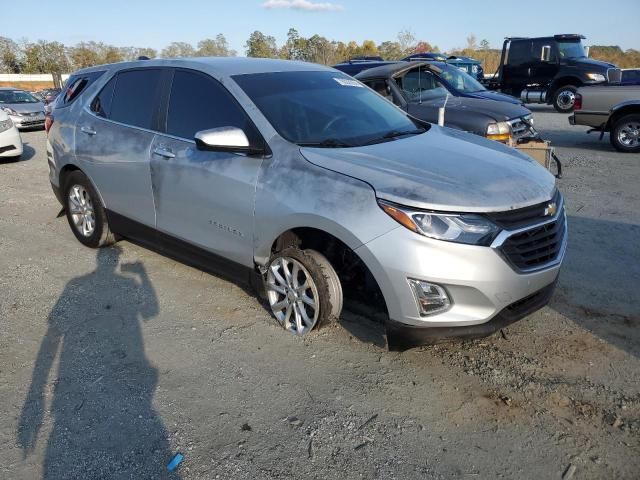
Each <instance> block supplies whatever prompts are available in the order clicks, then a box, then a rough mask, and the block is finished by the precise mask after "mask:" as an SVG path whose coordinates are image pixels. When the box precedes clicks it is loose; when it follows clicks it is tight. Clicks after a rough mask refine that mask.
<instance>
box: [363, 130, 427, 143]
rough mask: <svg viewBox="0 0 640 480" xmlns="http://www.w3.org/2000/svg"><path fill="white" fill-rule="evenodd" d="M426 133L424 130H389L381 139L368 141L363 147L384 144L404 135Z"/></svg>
mask: <svg viewBox="0 0 640 480" xmlns="http://www.w3.org/2000/svg"><path fill="white" fill-rule="evenodd" d="M426 131H427V130H426V129H424V128H416V129H415V130H391V131H390V132H387V133H385V134H384V135H382V136H381V137H376V138H374V139H373V140H370V141H368V142H367V143H365V144H364V145H372V144H374V143H380V142H384V141H385V140H391V139H393V138H397V137H403V136H405V135H418V134H420V133H424V132H426Z"/></svg>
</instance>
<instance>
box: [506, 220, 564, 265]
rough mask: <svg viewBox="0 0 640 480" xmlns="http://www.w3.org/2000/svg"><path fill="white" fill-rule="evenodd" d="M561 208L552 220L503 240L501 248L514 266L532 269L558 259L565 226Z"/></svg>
mask: <svg viewBox="0 0 640 480" xmlns="http://www.w3.org/2000/svg"><path fill="white" fill-rule="evenodd" d="M562 210H563V211H561V212H559V215H558V216H557V217H556V219H555V220H554V221H552V222H549V223H545V224H543V225H540V226H537V227H533V228H531V229H528V230H525V231H523V232H520V233H516V234H514V235H512V236H510V237H508V238H507V239H506V240H505V242H504V243H503V244H502V248H501V250H502V253H503V254H504V256H505V257H506V258H507V259H508V260H509V262H511V264H512V265H513V266H514V267H516V268H517V269H519V270H523V271H527V270H534V269H538V268H543V267H544V266H545V265H547V264H549V263H552V262H554V261H556V260H557V259H558V257H559V255H560V253H561V250H562V244H563V240H564V236H565V232H566V228H567V227H566V221H565V216H564V209H562Z"/></svg>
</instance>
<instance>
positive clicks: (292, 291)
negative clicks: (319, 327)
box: [266, 257, 320, 335]
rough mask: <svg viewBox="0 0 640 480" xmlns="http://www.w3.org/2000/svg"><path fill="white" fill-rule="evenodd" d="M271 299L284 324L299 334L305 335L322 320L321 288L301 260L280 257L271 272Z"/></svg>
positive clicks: (269, 272)
mask: <svg viewBox="0 0 640 480" xmlns="http://www.w3.org/2000/svg"><path fill="white" fill-rule="evenodd" d="M266 286H267V298H268V300H269V305H270V306H271V311H272V312H273V315H274V316H275V317H276V319H277V320H278V322H279V323H280V325H282V327H284V328H285V329H286V330H288V331H289V332H291V333H294V334H296V335H305V334H307V333H308V332H310V331H311V330H312V329H313V327H314V326H315V325H316V323H317V322H318V316H319V313H320V309H319V298H318V288H317V287H316V284H315V282H314V281H313V278H311V274H310V273H309V271H308V270H307V269H306V268H305V267H304V265H302V263H300V262H299V261H298V260H296V259H294V258H291V257H278V258H276V259H274V261H273V262H271V264H270V265H269V269H268V271H267V285H266Z"/></svg>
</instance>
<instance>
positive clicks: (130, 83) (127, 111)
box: [105, 68, 161, 129]
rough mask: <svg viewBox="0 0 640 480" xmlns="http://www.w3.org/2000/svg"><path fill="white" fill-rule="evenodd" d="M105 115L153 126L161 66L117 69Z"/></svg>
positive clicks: (131, 123) (129, 122)
mask: <svg viewBox="0 0 640 480" xmlns="http://www.w3.org/2000/svg"><path fill="white" fill-rule="evenodd" d="M115 79H116V82H115V86H114V89H113V96H112V99H111V104H110V105H109V108H108V109H107V110H106V115H105V116H106V117H107V118H109V119H110V120H114V121H116V122H120V123H124V124H127V125H133V126H135V127H141V128H148V129H153V128H154V126H153V120H154V115H155V113H156V110H157V108H158V104H159V102H158V100H157V99H158V93H159V89H160V84H161V82H160V79H161V70H159V69H146V68H145V69H143V70H130V71H125V72H121V73H119V74H118V75H117V76H116V77H115Z"/></svg>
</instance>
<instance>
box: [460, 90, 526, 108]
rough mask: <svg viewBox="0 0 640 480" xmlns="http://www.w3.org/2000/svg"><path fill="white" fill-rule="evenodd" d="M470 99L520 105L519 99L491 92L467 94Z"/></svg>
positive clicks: (482, 91) (483, 91)
mask: <svg viewBox="0 0 640 480" xmlns="http://www.w3.org/2000/svg"><path fill="white" fill-rule="evenodd" d="M465 95H469V96H470V97H472V98H482V99H484V100H496V101H498V102H507V103H512V104H514V105H522V102H521V101H520V99H518V98H516V97H514V96H511V95H507V94H506V93H500V92H494V91H491V90H481V91H479V92H472V93H467V94H465Z"/></svg>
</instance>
